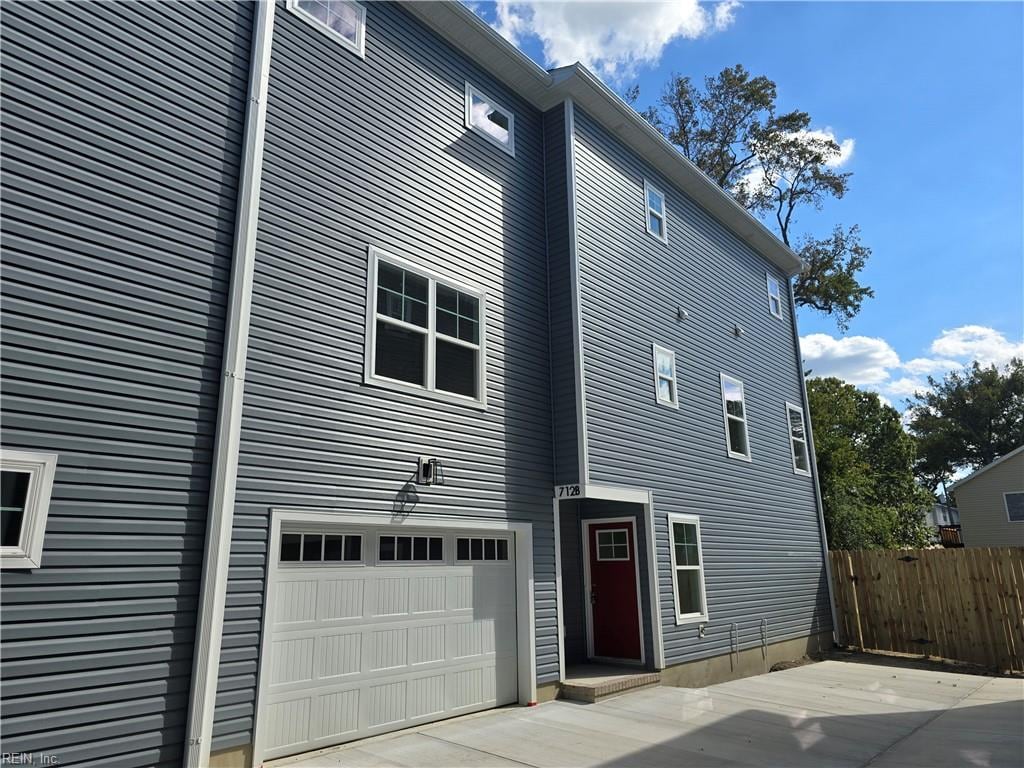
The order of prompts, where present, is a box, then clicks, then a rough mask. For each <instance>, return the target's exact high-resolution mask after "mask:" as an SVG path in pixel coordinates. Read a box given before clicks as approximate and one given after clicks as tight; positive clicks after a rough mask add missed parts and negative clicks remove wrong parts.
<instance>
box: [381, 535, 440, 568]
mask: <svg viewBox="0 0 1024 768" xmlns="http://www.w3.org/2000/svg"><path fill="white" fill-rule="evenodd" d="M377 560H378V561H380V562H382V563H429V562H439V561H441V560H444V539H443V538H442V537H441V536H381V537H380V538H379V539H378V540H377Z"/></svg>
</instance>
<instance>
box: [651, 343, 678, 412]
mask: <svg viewBox="0 0 1024 768" xmlns="http://www.w3.org/2000/svg"><path fill="white" fill-rule="evenodd" d="M654 393H655V396H656V397H657V399H658V403H659V404H660V405H667V406H668V407H670V408H678V407H679V396H678V392H677V391H676V354H675V352H673V351H672V350H670V349H665V348H664V347H659V346H658V345H657V344H655V345H654Z"/></svg>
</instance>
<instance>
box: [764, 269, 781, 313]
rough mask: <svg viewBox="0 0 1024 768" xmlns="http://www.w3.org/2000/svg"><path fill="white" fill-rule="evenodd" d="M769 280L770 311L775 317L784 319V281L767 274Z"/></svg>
mask: <svg viewBox="0 0 1024 768" xmlns="http://www.w3.org/2000/svg"><path fill="white" fill-rule="evenodd" d="M766 279H767V281H768V311H769V312H771V313H772V314H773V315H775V317H777V318H779V319H780V320H781V319H782V283H781V282H780V281H779V278H777V277H773V276H772V275H768V276H767V278H766Z"/></svg>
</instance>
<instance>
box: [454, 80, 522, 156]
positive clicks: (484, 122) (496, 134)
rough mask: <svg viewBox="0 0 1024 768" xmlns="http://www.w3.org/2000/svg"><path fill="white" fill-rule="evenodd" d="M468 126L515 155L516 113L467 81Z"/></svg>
mask: <svg viewBox="0 0 1024 768" xmlns="http://www.w3.org/2000/svg"><path fill="white" fill-rule="evenodd" d="M466 127H467V128H471V129H472V130H474V131H476V132H477V133H479V134H480V135H481V136H483V137H484V138H486V139H487V140H489V141H491V142H492V143H494V144H497V145H498V146H499V147H501V148H502V149H503V150H505V151H506V152H508V153H509V154H510V155H512V156H513V157H514V156H515V154H516V118H515V115H513V114H512V112H511V111H510V110H508V109H505V107H503V106H501V105H500V104H498V103H497V102H496V101H495V100H494V99H492V98H491V97H489V96H486V95H484V94H483V93H481V92H480V91H478V90H477V89H476V88H474V87H473V86H472V85H470V84H469V83H466Z"/></svg>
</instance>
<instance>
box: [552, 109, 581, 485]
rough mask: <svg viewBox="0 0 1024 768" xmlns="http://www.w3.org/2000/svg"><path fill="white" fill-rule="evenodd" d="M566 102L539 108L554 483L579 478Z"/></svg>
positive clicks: (571, 481) (569, 481) (577, 479)
mask: <svg viewBox="0 0 1024 768" xmlns="http://www.w3.org/2000/svg"><path fill="white" fill-rule="evenodd" d="M566 152H567V147H566V107H565V105H564V104H559V105H558V106H557V107H554V108H553V109H550V110H548V111H547V112H545V113H544V176H545V197H546V203H547V234H548V302H549V307H548V318H549V328H548V333H549V335H550V337H551V401H552V417H553V424H552V427H553V434H554V461H555V467H554V473H555V482H556V483H558V484H560V485H561V484H566V483H577V482H579V481H580V478H579V449H578V430H577V426H576V425H577V421H576V343H575V338H574V326H575V317H576V315H575V313H574V311H573V284H572V280H573V276H572V270H571V269H570V266H569V265H570V261H571V250H570V248H571V240H570V232H569V229H570V226H571V222H570V220H569V194H568V179H567V175H566V168H567V165H568V157H567V154H566Z"/></svg>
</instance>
